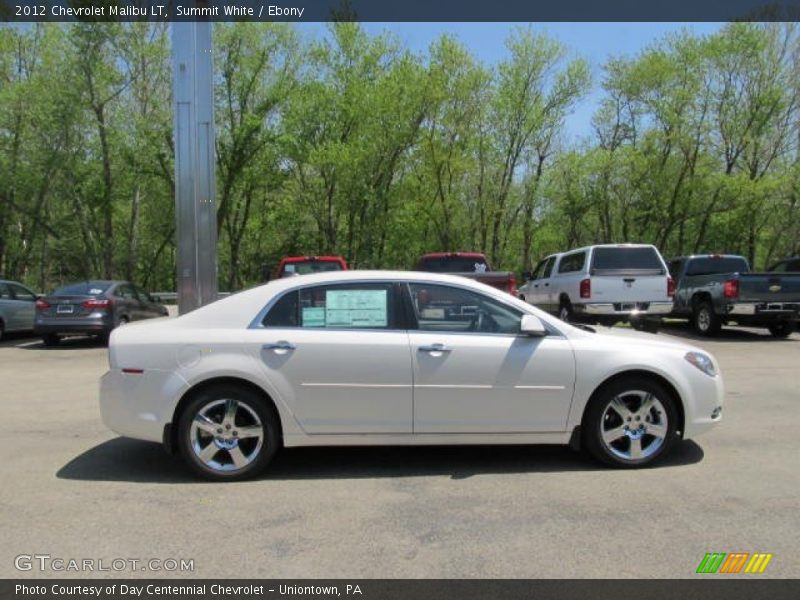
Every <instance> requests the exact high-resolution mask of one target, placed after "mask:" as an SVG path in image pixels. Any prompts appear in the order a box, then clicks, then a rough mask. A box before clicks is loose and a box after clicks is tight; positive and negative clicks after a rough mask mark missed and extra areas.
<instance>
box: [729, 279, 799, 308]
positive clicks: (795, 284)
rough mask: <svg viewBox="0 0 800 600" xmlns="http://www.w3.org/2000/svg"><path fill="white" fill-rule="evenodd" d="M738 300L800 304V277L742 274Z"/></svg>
mask: <svg viewBox="0 0 800 600" xmlns="http://www.w3.org/2000/svg"><path fill="white" fill-rule="evenodd" d="M739 300H741V301H743V302H800V275H797V274H794V273H742V274H741V275H739Z"/></svg>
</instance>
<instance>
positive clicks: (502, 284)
mask: <svg viewBox="0 0 800 600" xmlns="http://www.w3.org/2000/svg"><path fill="white" fill-rule="evenodd" d="M453 275H459V276H461V277H467V278H468V279H474V280H475V281H480V282H481V283H485V284H486V285H490V286H492V287H494V288H497V289H498V290H502V291H504V292H511V291H512V290H511V288H512V287H513V285H512V283H511V281H512V278H513V277H514V275H513V273H511V272H508V271H484V272H483V273H473V272H467V273H453Z"/></svg>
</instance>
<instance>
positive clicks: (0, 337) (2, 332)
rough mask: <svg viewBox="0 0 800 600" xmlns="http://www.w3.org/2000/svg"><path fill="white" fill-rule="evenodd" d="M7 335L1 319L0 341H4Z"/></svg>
mask: <svg viewBox="0 0 800 600" xmlns="http://www.w3.org/2000/svg"><path fill="white" fill-rule="evenodd" d="M5 334H6V325H5V323H3V321H2V319H0V341H2V340H3V336H4V335H5Z"/></svg>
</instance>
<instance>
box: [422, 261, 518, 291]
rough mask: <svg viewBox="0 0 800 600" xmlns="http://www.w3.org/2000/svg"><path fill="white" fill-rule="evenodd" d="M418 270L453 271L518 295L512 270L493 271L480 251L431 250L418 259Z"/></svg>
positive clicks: (431, 271)
mask: <svg viewBox="0 0 800 600" xmlns="http://www.w3.org/2000/svg"><path fill="white" fill-rule="evenodd" d="M416 270H417V271H427V272H429V273H452V274H454V275H461V276H462V277H469V278H470V279H474V280H475V281H480V282H481V283H485V284H486V285H490V286H492V287H495V288H497V289H499V290H503V291H504V292H508V293H509V294H511V295H512V296H516V295H517V278H516V276H515V275H514V273H512V272H510V271H492V268H491V266H489V261H488V260H486V256H485V255H483V254H481V253H479V252H431V253H430V254H425V255H424V256H421V257H420V258H419V260H417V267H416Z"/></svg>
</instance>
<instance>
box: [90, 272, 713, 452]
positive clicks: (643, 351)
mask: <svg viewBox="0 0 800 600" xmlns="http://www.w3.org/2000/svg"><path fill="white" fill-rule="evenodd" d="M362 281H363V282H375V281H399V282H403V281H415V282H429V283H438V284H445V285H451V286H454V287H461V288H467V289H469V290H473V291H475V292H479V293H482V294H484V295H487V296H491V297H492V298H493V299H495V300H499V301H501V302H504V303H506V304H508V305H512V306H513V307H514V308H516V309H517V310H519V311H520V312H522V313H528V314H533V315H535V316H537V317H538V318H539V319H541V321H542V322H543V323H544V324H545V326H546V327H547V328H548V330H549V332H550V334H549V335H548V336H546V337H543V338H531V337H528V336H524V335H517V336H514V335H500V334H485V333H458V334H455V333H453V334H451V333H441V332H429V331H426V332H423V331H391V330H378V331H376V330H371V331H363V330H347V331H337V330H312V329H305V330H304V329H302V328H264V327H258V326H255V327H253V326H252V325H253V323H254V320H256V321H257V322H260V316H262V314H263V310H264V308H265V307H266V306H267V305H269V303H270V302H271V301H272V300H274V299H275V298H276V297H278V295H280V294H282V293H283V292H285V291H287V290H290V289H293V288H299V287H307V286H313V285H322V284H332V283H341V282H362ZM280 341H287V342H291V343H292V344H294V345H295V346H296V349H295V350H294V351H291V352H287V353H285V354H281V353H279V352H276V350H273V349H270V350H264V349H262V346H263V345H264V344H272V343H276V342H280ZM432 343H444V344H446V345H447V346H449V347H450V348H451V352H449V353H446V354H447V357H446V358H445V360H441V357H435V356H431V355H430V353H427V352H419V350H418V348H419V347H420V346H428V345H430V344H432ZM689 351H700V350H698V349H696V348H693V347H691V346H688V345H685V344H681V343H672V342H665V341H663V340H661V339H660V338H657V337H655V336H651V335H648V334H639V333H637V332H629V333H626V334H622V335H611V334H600V333H596V334H595V333H590V332H586V331H583V330H581V329H578V328H575V327H572V326H570V325H568V324H565V323H562V322H561V321H559V320H558V319H555V318H553V317H551V316H549V315H548V314H546V313H544V312H543V311H541V310H539V309H537V308H535V307H532V306H530V305H529V304H527V303H525V302H523V301H521V300H518V299H515V298H512V297H510V296H509V295H508V294H505V293H504V292H501V291H499V290H496V289H494V288H491V287H489V286H486V285H483V284H481V283H478V282H474V281H471V280H468V279H464V278H461V277H457V276H449V275H442V274H425V273H413V272H391V271H375V272H368V271H345V272H336V273H330V274H319V275H307V276H304V277H302V278H290V279H282V280H276V281H273V282H271V283H269V284H267V285H264V286H260V287H257V288H253V289H251V290H247V291H244V292H240V293H238V294H235V295H232V296H230V297H228V298H225V299H222V300H219V301H217V302H215V303H213V304H210V305H208V306H205V307H203V308H200V309H198V310H196V311H193V312H191V313H189V314H187V315H184V316H182V317H179V318H175V319H153V320H150V321H145V322H141V323H134V324H130V325H126V326H125V327H122V328H118V329H115V330H114V332H113V333H112V335H111V340H110V344H109V361H110V369H109V371H108V373H106V374H105V375H104V376H103V378H102V380H101V386H100V407H101V413H102V417H103V420H104V422H105V423H106V425H107V426H108V427H109V428H110V429H112V430H114V431H116V432H117V433H119V434H121V435H125V436H129V437H133V438H138V439H144V440H149V441H154V442H160V441H162V439H163V435H164V429H165V426H167V425H169V424H171V423H173V422H174V420H175V411H176V408H177V407H178V405H179V402H180V401H181V399H182V398H183V397H184V396H185V395H186V392H187V391H189V390H190V389H192V388H193V387H194V386H196V385H198V384H201V383H203V382H207V381H211V380H215V379H218V378H235V379H239V380H242V381H245V382H248V383H250V384H252V385H253V386H257V387H258V388H260V389H261V390H263V391H264V393H265V394H266V395H268V396H269V398H271V399H272V401H273V403H274V404H275V407H276V409H277V411H278V414H279V417H280V421H281V428H282V431H283V443H284V445H285V446H312V445H317V446H318V445H380V444H387V445H398V444H400V445H407V444H412V445H413V444H486V443H491V444H504V443H509V444H519V443H544V444H550V443H553V444H563V443H566V442H567V441H569V439H570V436H571V434H572V432H573V430H574V428H575V427H576V426H577V425H579V424H580V422H581V418H582V415H583V412H584V409H585V407H586V403H587V402H588V400H589V398H590V397H591V394H592V393H593V392H594V391H595V390H596V389H597V387H598V386H599V385H600V384H601V383H603V382H604V381H606V380H607V379H608V378H609V377H611V376H613V375H615V374H617V373H621V372H627V371H632V370H643V371H647V372H650V373H654V374H657V375H659V376H661V377H663V378H664V379H665V380H667V381H668V382H669V383H670V384H671V385H672V386H673V387H674V388H675V390H676V392H677V393H678V395H679V397H680V399H681V403H682V411H683V413H684V414H685V426H684V430H683V437H684V438H689V437H693V436H694V435H697V434H699V433H702V432H703V431H705V430H706V429H708V428H709V427H710V426H711V425H713V424H714V423H716V422H718V421H719V417H717V418H716V419H714V420H712V419H711V413H712V411H714V409H716V408H717V407H720V406H722V402H723V386H722V380H721V376H720V375H717V376H716V377H711V376H708V375H706V374H705V373H703V372H701V371H700V370H699V369H697V368H696V367H694V366H693V365H691V364H690V363H688V362H687V361H686V360H685V358H684V356H685V354H686V353H687V352H689ZM420 354H424V355H425V356H420ZM295 359H297V360H295ZM443 366H444V368H442V367H443ZM125 369H128V370H130V369H133V370H134V372H130V373H126V372H124V370H125Z"/></svg>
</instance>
